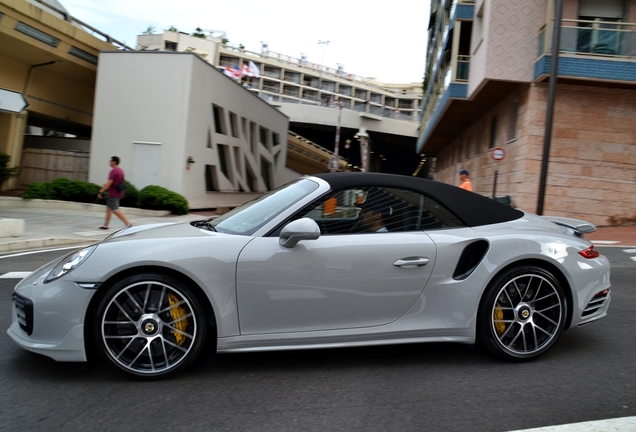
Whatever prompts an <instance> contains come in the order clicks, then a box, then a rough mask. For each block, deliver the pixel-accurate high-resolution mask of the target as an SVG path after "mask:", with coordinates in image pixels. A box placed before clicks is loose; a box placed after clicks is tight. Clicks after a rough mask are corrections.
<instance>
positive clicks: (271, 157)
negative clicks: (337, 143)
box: [89, 51, 301, 208]
mask: <svg viewBox="0 0 636 432" xmlns="http://www.w3.org/2000/svg"><path fill="white" fill-rule="evenodd" d="M99 67H100V69H99V74H98V77H97V87H96V92H95V121H94V124H93V136H92V141H91V151H90V166H89V181H91V182H93V183H97V184H101V183H103V182H104V181H105V179H106V178H107V177H108V171H109V169H110V168H109V166H108V161H109V160H110V157H111V156H113V155H117V156H119V157H120V159H121V166H122V168H123V169H124V171H125V173H126V180H128V181H129V182H130V183H132V184H133V185H134V186H135V187H136V188H138V189H142V188H143V187H145V186H148V185H158V186H163V187H165V188H167V189H169V190H171V191H174V192H177V193H179V194H181V195H183V196H184V197H185V198H186V199H187V200H188V203H189V205H190V207H191V208H211V207H218V206H230V207H233V206H236V205H238V204H242V203H243V202H245V201H247V200H249V199H251V198H254V197H256V196H259V195H261V194H262V193H263V192H266V191H268V190H271V189H274V188H276V187H278V186H280V185H282V184H284V183H287V182H289V181H291V180H293V179H295V178H298V177H299V176H300V175H301V174H300V173H298V172H296V171H293V170H291V169H289V168H287V166H286V164H287V125H288V118H287V117H286V116H285V115H284V114H282V113H281V112H280V111H278V110H277V109H276V108H274V107H272V106H270V105H269V104H267V102H265V101H263V100H262V99H260V98H259V97H257V96H256V95H254V94H253V93H251V92H249V91H248V90H247V89H245V88H243V87H241V86H238V85H234V84H233V83H231V81H230V79H229V78H228V77H226V76H225V75H224V74H223V73H221V72H220V71H218V70H217V69H216V68H215V67H213V66H211V65H210V64H209V63H206V62H205V61H203V60H202V59H201V58H200V57H199V56H196V55H194V54H189V53H172V52H147V51H135V52H130V51H129V52H121V51H111V52H102V53H101V54H100V66H99ZM166 83H171V85H165V84H166ZM228 84H230V85H228ZM131 95H134V97H131Z"/></svg>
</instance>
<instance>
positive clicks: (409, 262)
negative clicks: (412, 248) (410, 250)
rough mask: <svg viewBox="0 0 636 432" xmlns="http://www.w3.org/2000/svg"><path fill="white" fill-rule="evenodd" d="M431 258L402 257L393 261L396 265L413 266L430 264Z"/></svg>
mask: <svg viewBox="0 0 636 432" xmlns="http://www.w3.org/2000/svg"><path fill="white" fill-rule="evenodd" d="M428 262H429V259H428V258H424V257H412V258H402V259H399V260H397V261H396V262H394V263H393V265H394V266H396V267H404V268H413V267H420V266H423V265H426V264H428Z"/></svg>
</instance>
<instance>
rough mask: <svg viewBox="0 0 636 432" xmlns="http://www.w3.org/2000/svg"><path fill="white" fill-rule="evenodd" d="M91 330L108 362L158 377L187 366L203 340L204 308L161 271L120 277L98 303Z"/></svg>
mask: <svg viewBox="0 0 636 432" xmlns="http://www.w3.org/2000/svg"><path fill="white" fill-rule="evenodd" d="M96 312H97V314H96V319H95V321H94V326H93V335H94V338H95V341H96V345H97V346H98V347H99V351H100V352H101V354H102V357H104V358H105V359H106V360H107V361H108V362H110V363H111V364H113V365H115V366H117V367H118V368H120V369H121V370H123V371H124V372H127V373H129V374H132V375H135V376H138V377H144V378H158V377H165V376H167V375H171V374H173V373H175V372H177V371H178V370H181V369H184V368H186V367H187V366H188V365H189V364H190V363H192V361H194V359H195V358H196V357H197V355H198V354H199V352H200V351H201V349H202V347H203V342H204V340H205V334H206V325H205V319H204V317H203V308H202V307H201V306H200V304H199V302H198V300H197V298H196V296H195V295H194V294H193V292H192V291H191V290H190V289H189V288H188V287H187V286H185V285H184V284H182V283H181V282H179V281H177V280H175V279H173V278H171V277H168V276H164V275H161V274H142V275H136V276H131V277H128V278H126V279H123V280H122V281H120V282H119V283H117V284H115V285H114V286H112V287H111V288H109V289H108V290H107V291H106V293H105V294H104V296H103V297H102V298H101V300H100V302H99V304H98V306H97V311H96Z"/></svg>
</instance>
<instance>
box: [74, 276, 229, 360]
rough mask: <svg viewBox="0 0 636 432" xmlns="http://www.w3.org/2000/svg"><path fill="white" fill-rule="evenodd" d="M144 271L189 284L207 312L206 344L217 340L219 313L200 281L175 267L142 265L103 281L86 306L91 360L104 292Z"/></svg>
mask: <svg viewBox="0 0 636 432" xmlns="http://www.w3.org/2000/svg"><path fill="white" fill-rule="evenodd" d="M142 273H157V274H161V275H164V276H168V277H171V278H173V279H177V280H178V281H180V282H182V283H185V284H186V285H188V287H189V288H191V289H192V291H193V292H194V294H195V295H196V296H197V300H198V301H199V303H200V304H201V306H202V307H203V309H204V312H205V320H206V324H207V326H208V330H209V331H210V332H209V336H208V338H207V339H208V340H207V341H206V344H207V343H210V341H211V340H214V341H216V328H217V322H216V317H217V314H216V313H215V312H214V308H213V306H212V303H211V302H210V299H209V298H208V296H207V295H206V294H205V292H204V291H203V289H202V288H201V286H199V284H198V283H196V282H195V281H194V280H193V279H192V278H190V277H188V276H187V275H186V274H184V273H182V272H179V271H177V270H174V269H170V268H166V267H161V266H151V265H150V266H141V267H131V268H128V269H125V270H123V271H121V272H119V273H116V274H114V275H112V276H111V277H110V278H108V279H107V280H106V281H105V282H104V283H102V284H101V285H100V286H99V288H98V289H97V291H96V293H95V295H93V297H92V298H91V301H90V303H89V305H88V308H86V315H85V317H84V345H85V349H86V355H87V357H89V360H90V359H91V358H93V357H95V356H96V354H97V353H96V351H95V346H94V341H93V339H92V337H91V328H92V326H93V324H94V321H93V320H94V319H95V311H96V309H97V306H98V305H99V302H100V300H101V299H102V297H103V295H104V293H105V292H106V291H107V290H108V289H109V288H110V287H112V286H113V285H115V284H116V283H117V282H119V281H121V280H123V279H125V278H127V277H129V276H134V275H137V274H142Z"/></svg>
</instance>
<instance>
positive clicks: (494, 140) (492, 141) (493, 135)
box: [488, 115, 497, 149]
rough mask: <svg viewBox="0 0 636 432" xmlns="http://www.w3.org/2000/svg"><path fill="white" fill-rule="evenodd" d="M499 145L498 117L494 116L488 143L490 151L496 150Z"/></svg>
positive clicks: (491, 121)
mask: <svg viewBox="0 0 636 432" xmlns="http://www.w3.org/2000/svg"><path fill="white" fill-rule="evenodd" d="M496 143H497V116H496V115H494V116H492V118H491V119H490V140H489V141H488V149H492V148H495V144H496Z"/></svg>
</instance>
